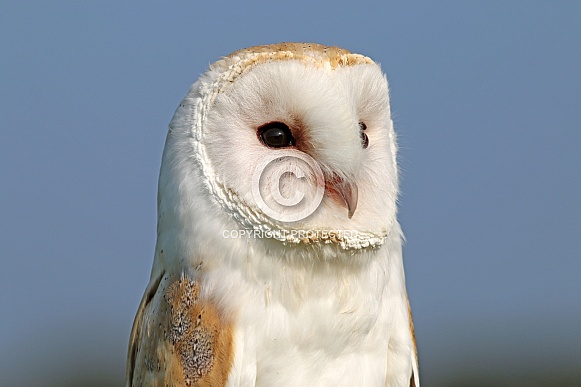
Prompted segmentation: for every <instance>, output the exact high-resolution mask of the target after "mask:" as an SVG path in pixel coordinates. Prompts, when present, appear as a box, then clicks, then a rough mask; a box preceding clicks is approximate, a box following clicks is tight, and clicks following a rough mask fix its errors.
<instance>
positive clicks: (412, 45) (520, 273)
mask: <svg viewBox="0 0 581 387" xmlns="http://www.w3.org/2000/svg"><path fill="white" fill-rule="evenodd" d="M203 3H204V4H202V2H199V4H197V2H183V1H179V2H131V3H130V2H119V1H100V2H93V3H89V2H79V1H60V2H40V1H37V2H28V1H23V2H6V1H5V2H2V3H1V5H0V58H1V59H0V131H1V132H0V135H1V140H0V257H1V269H0V385H3V386H8V385H10V386H19V385H21V386H25V385H55V386H56V385H67V383H68V385H89V384H90V383H89V381H91V380H92V381H93V382H94V383H93V384H94V385H109V384H110V385H121V384H122V383H123V378H124V367H125V353H126V346H127V341H128V336H129V332H130V329H131V325H132V321H133V316H134V314H135V311H136V308H137V305H138V303H139V300H140V298H141V296H142V293H143V290H144V288H145V286H146V284H147V282H148V278H149V271H150V268H151V263H152V259H153V250H154V243H155V236H156V231H155V230H156V190H157V177H158V172H159V164H160V159H161V153H162V149H163V145H164V139H165V134H166V130H167V124H168V123H169V120H170V119H171V117H172V115H173V112H174V110H175V108H176V107H177V105H178V103H179V102H180V100H181V99H182V97H183V96H184V95H185V93H186V92H187V90H188V88H189V86H190V84H191V83H193V82H194V81H195V80H196V78H197V77H198V76H199V75H200V74H201V73H202V72H204V71H205V69H206V68H207V66H208V64H209V63H210V62H213V61H214V60H216V59H218V58H219V57H220V56H222V55H226V54H228V53H230V52H232V51H234V50H236V49H239V48H242V47H247V46H252V45H257V44H264V43H273V42H279V41H309V42H310V41H314V42H319V43H323V44H328V45H338V46H341V47H345V48H347V49H350V50H353V51H356V52H360V53H363V54H366V55H369V56H371V57H372V58H374V59H375V60H376V61H378V62H380V63H381V64H382V66H383V68H384V70H385V71H386V72H387V74H388V77H389V80H390V87H391V97H392V109H393V112H394V119H395V124H396V130H397V131H398V133H399V142H400V157H399V160H400V164H401V170H402V197H401V201H400V220H401V222H402V224H403V229H404V231H405V234H406V236H407V243H406V246H405V250H404V255H405V265H406V271H407V283H408V289H409V294H410V298H411V302H412V306H413V310H414V316H415V322H416V333H417V339H418V344H419V355H420V368H421V376H422V386H451V385H477V384H478V383H480V384H478V385H527V386H531V385H558V383H561V385H581V259H580V258H581V171H580V169H581V125H580V119H581V3H580V2H578V1H568V2H567V1H558V2H551V1H544V2H539V1H510V2H506V1H480V2H465V1H438V2H428V1H424V2H421V1H420V2H413V3H409V2H403V1H396V2H392V1H389V2H387V1H367V0H363V1H358V2H355V1H335V2H311V1H303V0H300V1H294V2H292V4H291V3H289V4H286V5H283V4H279V3H275V2H267V1H249V2H230V3H228V4H225V3H222V2H216V4H215V5H212V4H210V3H211V2H203ZM557 382H558V383H557ZM519 383H522V384H519ZM535 383H537V384H535Z"/></svg>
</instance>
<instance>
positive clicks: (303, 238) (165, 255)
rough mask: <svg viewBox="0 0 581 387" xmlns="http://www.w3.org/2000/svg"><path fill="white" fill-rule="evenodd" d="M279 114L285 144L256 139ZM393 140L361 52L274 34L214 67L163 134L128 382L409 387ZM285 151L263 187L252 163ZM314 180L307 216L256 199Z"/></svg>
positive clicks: (373, 74)
mask: <svg viewBox="0 0 581 387" xmlns="http://www.w3.org/2000/svg"><path fill="white" fill-rule="evenodd" d="M273 122H274V123H280V124H277V125H279V127H282V128H288V133H289V134H288V135H289V136H291V137H292V139H293V141H292V142H289V144H288V146H286V147H285V149H284V152H285V153H283V152H282V151H281V149H275V148H273V147H270V146H268V144H265V143H264V141H263V140H261V139H260V131H259V128H261V127H264V125H265V124H268V123H273ZM285 130H286V129H285ZM362 131H365V132H364V133H363V134H362ZM362 138H365V139H366V140H367V141H368V143H365V144H363V143H362ZM277 152H278V153H277ZM396 152H397V144H396V139H395V133H394V131H393V124H392V121H391V118H390V109H389V96H388V87H387V80H386V78H385V76H384V74H383V73H382V72H381V69H380V68H379V66H378V65H377V64H375V63H374V62H373V61H372V60H371V59H369V58H367V57H365V56H362V55H358V54H352V53H349V52H348V51H346V50H343V49H339V48H336V47H324V46H320V45H316V44H298V43H283V44H279V45H270V46H259V47H253V48H249V49H245V50H241V51H238V52H235V53H233V54H231V55H229V56H228V57H225V58H223V59H222V60H220V61H218V62H216V63H214V64H213V65H211V66H210V69H209V70H208V71H207V72H206V73H205V74H204V75H202V76H201V78H200V79H199V80H198V81H197V82H196V83H195V84H194V85H193V86H192V88H191V89H190V92H189V93H188V95H187V96H186V97H185V98H184V100H183V101H182V103H181V104H180V106H179V107H178V109H177V110H176V113H175V115H174V118H173V119H172V122H171V124H170V130H169V132H168V135H167V140H166V145H165V150H164V155H163V160H162V166H161V172H160V178H159V191H158V239H157V245H156V251H155V260H154V264H153V269H152V276H151V281H150V285H149V286H148V288H147V290H146V293H145V295H144V298H143V300H142V302H141V304H140V306H139V310H138V313H137V315H136V319H135V323H134V327H133V331H132V334H131V340H130V348H129V355H128V365H127V385H128V386H141V385H144V386H149V385H160V386H161V385H176V386H178V385H197V386H203V385H212V386H224V385H225V386H273V385H276V386H410V385H414V386H419V375H418V366H417V355H416V350H415V338H414V334H413V323H412V318H411V311H410V308H409V301H408V298H407V294H406V288H405V278H404V271H403V263H402V252H401V243H402V234H401V229H400V227H399V224H398V222H397V208H396V199H397V195H398V173H397V164H396ZM281 155H287V156H288V158H291V159H292V158H294V159H295V160H293V161H292V162H289V163H288V164H286V167H287V168H289V169H286V170H285V171H286V172H285V173H282V174H280V176H278V180H272V181H271V180H268V179H267V180H265V181H266V183H264V184H265V187H266V189H265V190H264V191H260V195H261V197H260V200H259V199H257V196H256V189H257V188H256V187H257V184H258V183H257V181H256V180H255V179H254V176H256V171H257V168H258V166H260V165H262V164H261V163H262V161H263V160H271V159H272V160H279V159H283V157H282V156H281ZM287 156H285V157H287ZM304 160H307V163H306V164H305V163H304ZM309 160H313V165H315V167H314V169H313V170H310V171H306V172H305V173H304V174H303V171H302V169H301V168H303V169H304V167H305V166H306V165H307V164H308V162H310V161H309ZM277 162H278V161H277ZM308 165H311V164H308ZM311 167H312V166H311ZM317 170H320V171H319V172H317ZM262 172H264V171H262ZM319 174H320V176H319ZM321 176H322V179H323V180H324V184H323V185H322V186H321V184H320V181H319V180H317V179H320V177H321ZM297 177H300V178H297ZM273 181H274V182H273ZM346 187H348V188H346ZM259 188H260V187H259ZM263 188H264V187H263ZM318 188H320V190H319V191H320V192H323V194H322V197H321V199H320V203H318V205H317V206H316V208H315V209H314V210H313V211H312V212H311V213H308V214H307V216H305V217H303V218H300V219H296V220H292V221H289V220H288V219H289V216H290V215H292V211H297V208H296V207H295V208H293V207H292V206H288V208H287V207H284V208H282V209H281V210H280V211H279V212H278V213H277V214H279V216H278V217H277V216H271V215H269V213H267V212H265V210H264V209H263V207H261V201H262V202H268V203H272V202H273V201H274V200H277V198H279V199H278V200H281V199H280V198H282V199H284V200H290V199H288V198H289V197H292V195H293V194H295V193H297V192H303V191H305V190H306V191H308V190H309V189H311V190H312V191H313V192H315V191H316V192H319V191H317V189H318ZM277 190H278V191H277ZM279 191H280V192H279ZM306 191H305V192H306ZM277 192H279V193H280V195H279V196H277V194H276V193H277ZM309 192H310V191H309ZM305 198H307V199H309V198H310V197H307V196H304V197H303V199H302V200H301V202H300V204H301V205H302V203H303V202H305V201H307V199H305ZM297 207H298V205H297ZM348 210H349V211H348Z"/></svg>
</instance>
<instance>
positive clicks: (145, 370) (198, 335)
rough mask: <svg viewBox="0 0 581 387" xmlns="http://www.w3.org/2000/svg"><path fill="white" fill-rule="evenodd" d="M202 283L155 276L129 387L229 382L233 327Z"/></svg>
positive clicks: (131, 360) (138, 329)
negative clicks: (208, 298) (204, 291)
mask: <svg viewBox="0 0 581 387" xmlns="http://www.w3.org/2000/svg"><path fill="white" fill-rule="evenodd" d="M199 293H200V287H199V284H198V283H197V282H194V281H191V280H189V279H187V278H186V277H184V276H182V277H181V278H170V277H169V276H167V275H165V274H164V273H162V274H161V275H160V276H159V277H158V278H157V279H154V280H152V282H151V283H150V286H149V288H148V289H147V290H146V292H145V295H144V296H143V300H142V301H141V304H140V306H139V310H138V312H137V316H136V318H135V322H134V325H133V331H132V332H131V339H130V344H129V356H128V367H127V385H128V386H223V385H225V383H226V380H227V378H228V374H229V372H230V368H231V366H232V361H233V347H234V346H233V329H232V326H231V324H228V323H226V322H225V321H224V319H223V318H222V316H221V315H220V313H219V311H218V309H217V308H216V306H215V305H213V304H212V303H210V302H208V301H205V300H201V299H200V297H199Z"/></svg>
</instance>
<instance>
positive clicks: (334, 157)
mask: <svg viewBox="0 0 581 387" xmlns="http://www.w3.org/2000/svg"><path fill="white" fill-rule="evenodd" d="M192 90H193V91H194V92H193V93H192V92H191V95H192V97H191V99H190V100H189V101H191V104H192V106H193V108H192V109H190V111H189V113H188V117H187V118H186V119H187V120H188V122H189V127H190V129H189V131H188V132H189V133H188V132H184V133H182V134H181V135H183V136H185V137H186V138H187V139H186V138H184V141H181V142H178V143H176V146H181V147H184V146H185V144H186V143H187V146H189V147H191V148H190V150H189V154H190V156H193V157H191V159H195V161H196V162H197V168H199V169H200V170H201V175H202V178H203V180H204V181H205V183H206V184H205V185H206V188H207V189H208V190H209V192H210V195H209V198H210V201H211V204H210V206H214V207H216V209H217V210H219V211H223V212H225V213H228V215H229V216H230V217H231V218H233V219H234V220H235V222H236V223H237V224H239V225H240V226H241V227H244V228H245V229H247V230H248V229H250V230H258V231H260V236H261V237H264V236H265V235H264V233H265V232H270V234H268V237H271V238H273V239H278V240H279V241H281V242H284V243H304V244H312V243H334V244H338V245H340V246H341V247H343V248H346V249H349V248H365V247H370V246H371V247H373V246H379V245H381V243H383V240H384V239H385V237H386V236H387V234H388V233H389V232H390V230H391V227H392V226H393V224H394V222H395V218H396V198H397V189H398V188H397V166H396V162H395V156H396V144H395V135H394V132H393V127H392V122H391V119H390V110H389V98H388V87H387V81H386V78H385V76H384V75H383V73H382V72H381V69H380V68H379V66H378V65H376V64H375V63H373V62H372V61H371V60H370V59H369V58H367V57H364V56H361V55H357V54H351V53H349V52H348V51H345V50H342V49H337V48H329V47H323V46H319V45H315V44H282V45H275V46H260V47H255V48H251V49H247V50H243V51H239V52H236V53H234V54H231V55H230V56H228V57H226V58H224V59H223V60H221V61H219V62H216V63H215V64H213V65H212V66H211V68H210V70H209V71H208V72H207V73H206V74H205V75H204V76H202V78H201V79H200V80H199V81H198V82H197V84H196V85H194V86H193V88H192ZM184 101H185V102H187V101H188V98H186V100H184ZM182 107H184V103H182ZM176 116H177V114H176ZM174 120H176V119H175V118H174ZM181 122H182V123H183V118H182V119H181ZM174 126H176V125H174ZM176 127H177V126H176ZM178 134H179V133H178ZM184 163H186V164H187V163H188V160H184ZM186 167H187V165H186ZM190 167H191V168H196V166H193V165H192V166H190ZM162 173H163V170H162Z"/></svg>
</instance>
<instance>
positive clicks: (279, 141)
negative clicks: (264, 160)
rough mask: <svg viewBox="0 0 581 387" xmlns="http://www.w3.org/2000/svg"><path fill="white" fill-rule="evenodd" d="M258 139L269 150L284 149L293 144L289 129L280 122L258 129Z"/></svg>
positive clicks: (293, 140) (293, 139)
mask: <svg viewBox="0 0 581 387" xmlns="http://www.w3.org/2000/svg"><path fill="white" fill-rule="evenodd" d="M258 137H259V138H260V141H262V143H263V144H264V145H266V146H268V147H270V148H286V147H289V146H292V145H294V144H295V138H294V137H293V134H292V133H291V130H290V128H289V127H288V126H287V125H286V124H284V123H282V122H270V123H268V124H265V125H262V126H261V127H259V128H258Z"/></svg>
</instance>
